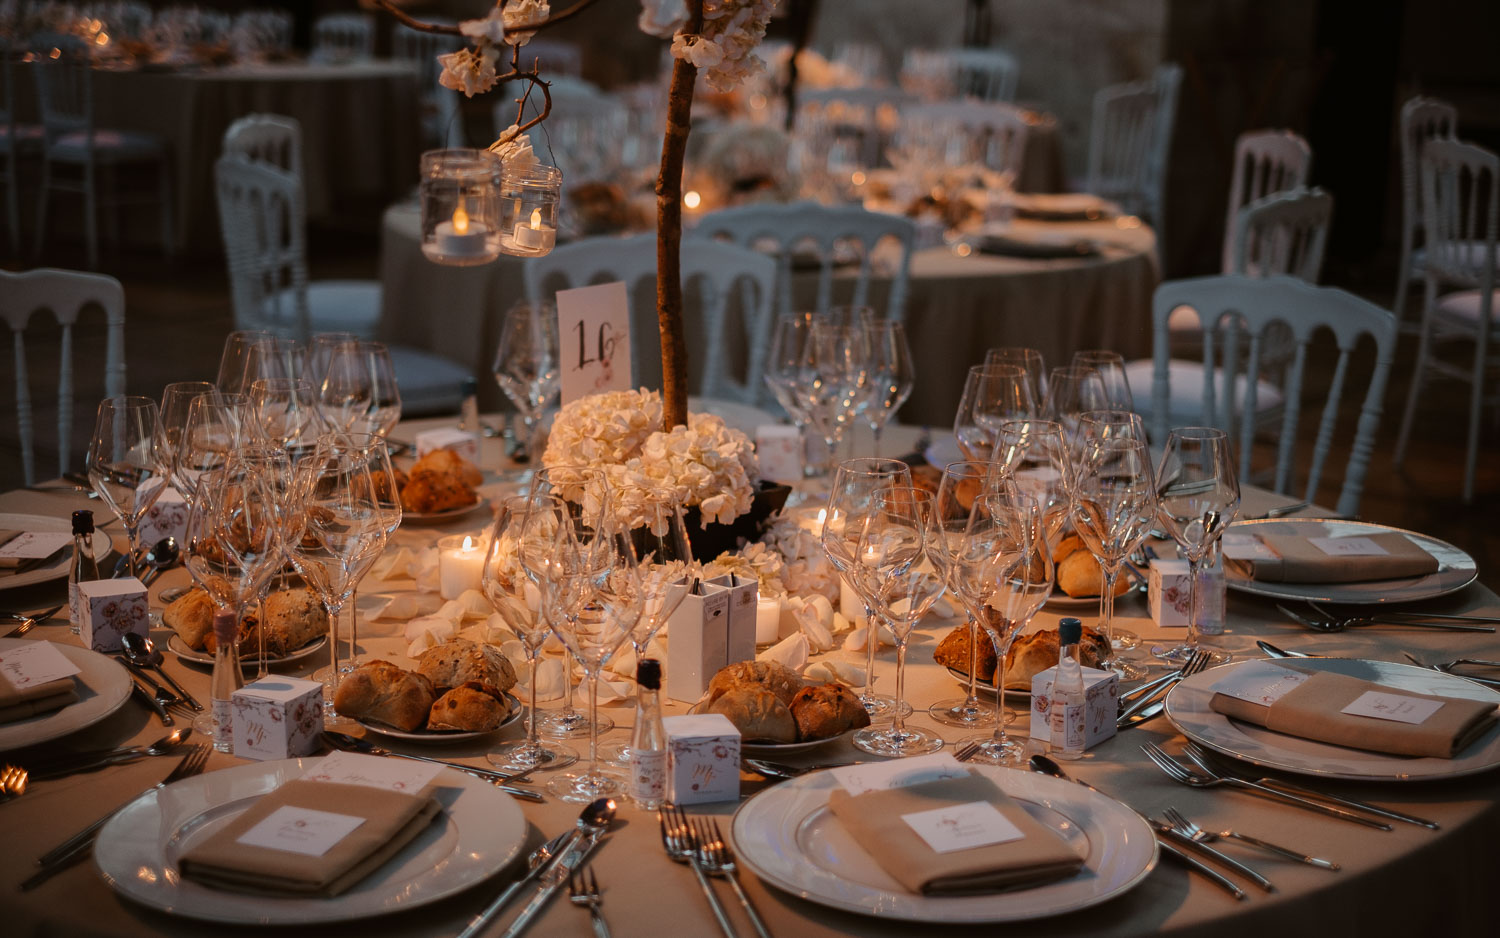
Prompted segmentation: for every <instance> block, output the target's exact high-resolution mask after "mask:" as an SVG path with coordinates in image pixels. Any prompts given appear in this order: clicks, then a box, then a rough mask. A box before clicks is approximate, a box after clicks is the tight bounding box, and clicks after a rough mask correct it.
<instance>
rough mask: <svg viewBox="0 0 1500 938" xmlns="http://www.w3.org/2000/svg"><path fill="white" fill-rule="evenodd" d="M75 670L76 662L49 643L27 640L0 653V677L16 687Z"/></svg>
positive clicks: (35, 683) (66, 674) (68, 675)
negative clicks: (23, 643) (27, 641)
mask: <svg viewBox="0 0 1500 938" xmlns="http://www.w3.org/2000/svg"><path fill="white" fill-rule="evenodd" d="M77 673H78V665H76V664H74V663H73V662H71V661H69V660H68V659H67V657H66V656H65V655H64V654H63V653H62V652H60V651H58V650H57V648H56V647H54V646H53V644H52V643H51V642H29V643H27V644H25V645H18V646H16V647H15V648H12V649H10V650H9V651H6V652H5V653H3V654H0V679H3V680H5V681H6V682H8V683H9V684H10V686H11V687H14V688H15V689H16V690H24V689H26V688H28V687H36V686H37V685H38V684H50V683H52V682H53V681H60V680H62V679H63V678H65V677H72V676H73V675H75V674H77Z"/></svg>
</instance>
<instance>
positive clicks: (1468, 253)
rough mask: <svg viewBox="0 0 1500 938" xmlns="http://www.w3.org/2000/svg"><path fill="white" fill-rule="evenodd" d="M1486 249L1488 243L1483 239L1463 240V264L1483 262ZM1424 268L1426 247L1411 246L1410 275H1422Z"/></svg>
mask: <svg viewBox="0 0 1500 938" xmlns="http://www.w3.org/2000/svg"><path fill="white" fill-rule="evenodd" d="M1488 249H1489V245H1487V244H1485V243H1484V242H1483V241H1468V242H1464V253H1463V254H1462V255H1461V256H1462V257H1463V258H1464V264H1465V266H1469V267H1477V266H1478V265H1480V264H1483V263H1484V252H1485V251H1486V250H1488ZM1426 269H1427V249H1426V248H1425V247H1422V248H1413V249H1412V252H1411V273H1412V276H1414V277H1420V276H1422V274H1423V271H1425V270H1426Z"/></svg>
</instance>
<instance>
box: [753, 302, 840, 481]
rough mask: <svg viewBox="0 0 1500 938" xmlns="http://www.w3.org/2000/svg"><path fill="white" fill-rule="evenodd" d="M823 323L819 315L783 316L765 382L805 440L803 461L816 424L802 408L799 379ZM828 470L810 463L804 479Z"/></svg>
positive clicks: (773, 334)
mask: <svg viewBox="0 0 1500 938" xmlns="http://www.w3.org/2000/svg"><path fill="white" fill-rule="evenodd" d="M819 321H821V320H820V318H819V316H818V314H817V313H793V314H783V315H781V316H778V317H777V319H776V325H775V326H774V327H772V330H771V350H770V352H768V353H767V354H766V368H765V373H764V374H763V376H762V378H763V380H764V381H765V382H766V386H767V387H768V388H770V389H771V394H772V395H774V396H775V398H776V402H777V403H778V404H780V405H781V408H782V409H783V410H785V411H786V413H787V416H788V417H790V418H791V420H792V425H793V426H795V427H796V428H797V435H798V438H799V439H800V440H801V449H800V450H799V452H801V453H802V455H803V457H804V458H805V457H806V456H807V443H808V438H807V428H808V427H809V426H811V424H812V418H811V417H809V416H808V413H807V409H806V408H805V407H804V406H803V404H802V396H801V394H800V393H799V391H798V387H799V386H798V381H797V378H798V375H799V374H800V372H801V368H802V356H803V353H804V352H805V351H806V350H807V337H808V335H810V334H811V333H812V327H813V325H814V324H815V323H817V322H819ZM826 468H827V467H826V466H823V465H820V464H816V463H811V462H809V463H807V465H805V466H804V467H803V475H804V476H812V475H814V474H816V473H818V472H820V471H824V470H826Z"/></svg>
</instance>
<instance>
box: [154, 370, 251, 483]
mask: <svg viewBox="0 0 1500 938" xmlns="http://www.w3.org/2000/svg"><path fill="white" fill-rule="evenodd" d="M248 410H249V401H248V399H247V398H246V397H245V395H243V394H223V393H220V392H218V391H214V392H212V393H208V394H201V395H199V396H198V397H196V398H194V399H193V402H192V403H191V404H190V405H189V406H188V415H187V420H186V422H185V423H184V424H183V426H182V431H181V434H180V436H179V437H178V440H177V448H176V449H175V450H174V451H173V452H172V454H171V460H170V464H171V471H172V485H173V486H174V487H175V488H176V489H177V491H178V492H179V493H180V494H181V495H182V497H183V500H184V501H186V502H187V503H188V504H189V505H191V504H192V502H193V499H194V498H195V497H196V496H197V492H198V479H199V478H200V477H201V476H202V475H203V473H205V472H211V471H213V470H215V469H220V468H223V466H224V465H225V464H226V463H228V461H229V456H230V454H231V453H233V452H234V451H235V450H236V449H238V448H239V447H240V446H242V445H243V444H244V443H245V436H246V426H245V424H246V422H247V420H248V417H247V416H246V413H247V411H248Z"/></svg>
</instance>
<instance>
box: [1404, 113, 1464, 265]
mask: <svg viewBox="0 0 1500 938" xmlns="http://www.w3.org/2000/svg"><path fill="white" fill-rule="evenodd" d="M1457 131H1458V109H1457V108H1455V107H1454V106H1453V105H1451V104H1449V103H1448V102H1447V101H1439V100H1438V99H1437V98H1424V97H1421V96H1418V97H1415V98H1411V99H1410V100H1408V101H1407V102H1406V103H1405V104H1403V105H1401V228H1402V234H1403V236H1404V237H1403V241H1402V243H1403V244H1405V245H1412V244H1413V239H1414V237H1415V234H1416V233H1417V232H1419V231H1421V230H1422V172H1421V166H1420V164H1421V160H1422V147H1423V145H1424V144H1426V143H1427V141H1429V140H1432V139H1435V138H1443V139H1448V140H1452V139H1455V136H1456V134H1457ZM1401 261H1402V263H1407V262H1408V259H1407V258H1405V257H1403V258H1402V259H1401Z"/></svg>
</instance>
